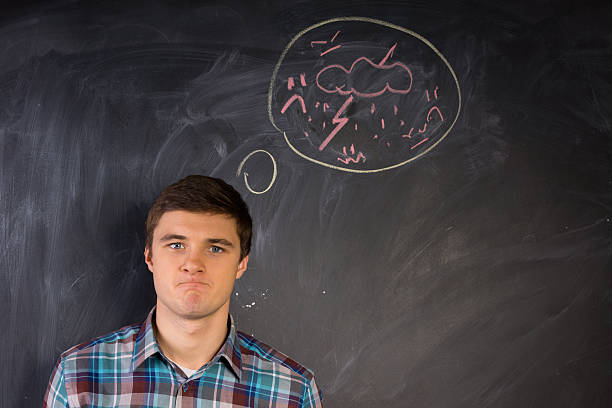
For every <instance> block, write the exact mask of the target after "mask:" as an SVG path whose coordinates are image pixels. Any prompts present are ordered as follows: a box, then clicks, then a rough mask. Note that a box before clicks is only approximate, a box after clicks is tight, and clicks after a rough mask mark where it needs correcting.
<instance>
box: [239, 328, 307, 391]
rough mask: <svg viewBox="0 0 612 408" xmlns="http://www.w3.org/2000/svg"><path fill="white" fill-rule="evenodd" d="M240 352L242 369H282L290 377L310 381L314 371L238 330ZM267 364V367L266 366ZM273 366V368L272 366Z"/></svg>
mask: <svg viewBox="0 0 612 408" xmlns="http://www.w3.org/2000/svg"><path fill="white" fill-rule="evenodd" d="M237 336H238V339H239V342H240V353H241V354H242V365H243V369H245V368H247V369H249V370H253V371H258V372H261V371H268V370H270V369H272V370H274V371H284V372H285V373H286V374H290V375H291V376H292V377H297V378H301V379H302V380H303V381H305V382H311V381H312V379H313V378H314V373H313V372H312V371H311V370H309V369H308V368H306V367H304V366H303V365H301V364H300V363H298V362H297V361H295V360H293V359H292V358H291V357H289V356H287V355H286V354H284V353H281V352H280V351H278V350H277V349H275V348H274V347H272V346H269V345H268V344H266V343H264V342H262V341H260V340H257V339H256V338H255V337H253V336H250V335H248V334H246V333H243V332H241V331H239V332H238V333H237ZM268 366H269V367H268ZM272 367H273V368H272Z"/></svg>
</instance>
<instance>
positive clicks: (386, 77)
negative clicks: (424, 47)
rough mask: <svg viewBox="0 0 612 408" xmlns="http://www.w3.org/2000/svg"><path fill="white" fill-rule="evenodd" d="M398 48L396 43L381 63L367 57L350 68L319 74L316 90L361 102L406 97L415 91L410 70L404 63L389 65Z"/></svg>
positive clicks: (329, 68) (328, 68) (331, 68)
mask: <svg viewBox="0 0 612 408" xmlns="http://www.w3.org/2000/svg"><path fill="white" fill-rule="evenodd" d="M395 47H397V43H396V44H393V46H392V47H391V48H390V49H389V51H387V54H385V56H384V57H383V59H382V60H381V61H380V62H379V63H375V62H373V61H372V60H371V59H370V58H368V57H365V56H364V57H359V58H357V59H355V60H354V61H353V63H352V64H351V66H350V68H345V67H344V66H343V65H341V64H330V65H327V66H326V67H324V68H322V69H321V70H320V71H319V72H318V73H317V76H316V83H317V87H318V88H319V89H320V90H322V91H323V92H325V93H328V94H333V93H338V94H339V95H343V96H346V95H351V94H352V95H355V96H359V97H361V98H374V97H377V96H380V95H383V94H384V93H386V92H389V93H392V94H401V95H405V94H407V93H408V92H410V89H411V88H412V72H411V71H410V68H408V67H407V66H406V65H405V64H403V63H402V62H393V63H390V64H388V63H387V60H389V58H391V56H392V55H393V51H394V50H395ZM392 84H393V85H392Z"/></svg>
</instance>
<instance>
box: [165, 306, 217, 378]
mask: <svg viewBox="0 0 612 408" xmlns="http://www.w3.org/2000/svg"><path fill="white" fill-rule="evenodd" d="M219 312H220V313H215V314H213V315H211V316H207V317H205V318H202V319H197V320H192V319H183V318H180V317H177V316H176V315H174V314H172V313H169V311H168V310H167V309H166V308H165V307H164V306H163V305H160V304H158V305H157V308H156V310H155V322H154V323H155V324H154V326H153V327H154V329H155V337H156V339H157V343H158V345H159V347H160V348H161V350H162V352H163V353H164V354H165V355H166V357H168V358H169V359H171V360H172V361H174V362H175V363H176V364H178V365H181V366H183V367H187V368H190V369H192V370H197V369H199V368H200V367H202V366H203V365H204V364H206V363H207V362H209V361H210V360H211V359H212V358H213V357H214V356H215V354H217V352H218V351H219V349H220V348H221V346H222V345H223V343H224V342H225V339H226V337H227V334H228V328H227V318H228V311H227V310H225V311H222V310H219ZM223 312H224V313H223Z"/></svg>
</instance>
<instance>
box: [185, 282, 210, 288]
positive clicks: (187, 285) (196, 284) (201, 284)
mask: <svg viewBox="0 0 612 408" xmlns="http://www.w3.org/2000/svg"><path fill="white" fill-rule="evenodd" d="M178 286H179V287H182V288H200V287H204V286H210V285H209V284H207V283H204V282H181V283H179V284H178Z"/></svg>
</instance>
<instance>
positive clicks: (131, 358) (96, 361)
mask: <svg viewBox="0 0 612 408" xmlns="http://www.w3.org/2000/svg"><path fill="white" fill-rule="evenodd" d="M154 311H155V308H154V309H153V310H152V311H151V313H149V316H148V317H147V319H146V320H145V322H144V323H143V324H142V325H137V326H127V327H124V328H122V329H120V330H118V331H116V332H113V333H111V334H108V335H106V336H103V337H99V338H97V339H95V340H93V341H90V342H88V343H83V344H81V345H78V346H75V347H72V348H71V349H69V350H68V351H66V352H64V353H62V355H61V356H60V358H59V360H58V362H57V364H56V365H55V369H54V370H53V373H52V375H51V380H50V381H49V386H48V387H47V393H46V395H45V400H44V403H43V406H44V407H82V406H87V407H164V408H168V407H220V408H223V407H228V408H229V407H321V393H320V391H319V389H318V388H317V385H316V383H315V380H314V376H313V373H312V372H311V371H309V370H308V369H307V368H305V367H303V366H301V365H300V364H298V363H296V362H295V361H293V360H291V359H290V358H289V357H287V356H285V355H284V354H282V353H280V352H278V351H276V350H275V349H273V348H272V347H270V346H267V345H265V344H263V343H261V342H260V341H258V340H256V339H254V338H253V337H251V336H248V335H246V334H244V333H242V332H237V331H236V328H235V326H234V320H233V318H232V317H231V316H230V331H229V335H228V336H227V339H226V340H225V343H224V344H223V346H222V347H221V349H220V350H219V351H218V352H217V354H216V355H215V357H213V359H212V360H211V361H210V362H208V363H206V364H205V365H204V366H203V367H202V368H200V369H199V370H198V371H197V372H196V373H195V374H193V375H192V376H191V377H189V378H185V375H184V373H183V371H182V370H181V369H180V368H179V367H178V366H177V365H176V364H174V363H173V362H171V361H170V360H169V359H168V358H166V357H165V356H164V354H163V353H162V352H161V350H160V348H159V346H158V345H157V341H156V340H155V335H154V333H153V324H152V323H153V319H154Z"/></svg>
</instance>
